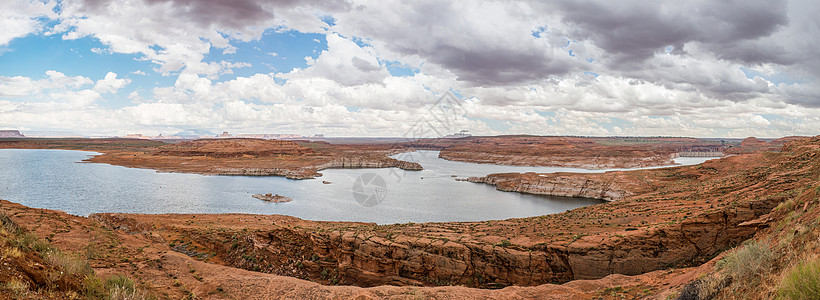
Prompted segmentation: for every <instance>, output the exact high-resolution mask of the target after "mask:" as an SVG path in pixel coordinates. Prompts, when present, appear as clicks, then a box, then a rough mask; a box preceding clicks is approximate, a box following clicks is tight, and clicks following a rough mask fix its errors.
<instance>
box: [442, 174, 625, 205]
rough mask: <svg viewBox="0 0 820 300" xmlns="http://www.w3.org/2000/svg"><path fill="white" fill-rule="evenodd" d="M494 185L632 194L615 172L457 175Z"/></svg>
mask: <svg viewBox="0 0 820 300" xmlns="http://www.w3.org/2000/svg"><path fill="white" fill-rule="evenodd" d="M456 180H459V181H469V182H475V183H486V184H489V185H494V186H495V187H496V189H497V190H499V191H506V192H519V193H527V194H535V195H548V196H562V197H581V198H591V199H598V200H605V201H617V200H621V199H623V198H625V197H628V196H631V195H633V193H632V192H630V191H628V190H627V189H625V188H622V187H621V186H619V185H618V182H617V181H616V180H615V176H609V177H607V176H601V177H591V176H579V175H578V174H566V173H550V174H538V173H523V174H522V173H500V174H490V175H487V176H484V177H468V178H464V179H456Z"/></svg>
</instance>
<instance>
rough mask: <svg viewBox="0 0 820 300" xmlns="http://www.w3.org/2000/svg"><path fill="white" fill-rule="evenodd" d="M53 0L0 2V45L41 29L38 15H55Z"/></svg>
mask: <svg viewBox="0 0 820 300" xmlns="http://www.w3.org/2000/svg"><path fill="white" fill-rule="evenodd" d="M54 6H55V2H54V1H47V2H40V1H27V0H5V1H2V2H0V28H2V30H0V46H4V45H6V44H8V43H9V42H11V40H13V39H15V38H19V37H23V36H26V35H28V34H30V33H33V32H37V31H40V30H42V27H43V23H42V22H40V21H38V20H37V18H38V17H51V18H53V17H55V14H54V12H53V11H52V9H53V8H54Z"/></svg>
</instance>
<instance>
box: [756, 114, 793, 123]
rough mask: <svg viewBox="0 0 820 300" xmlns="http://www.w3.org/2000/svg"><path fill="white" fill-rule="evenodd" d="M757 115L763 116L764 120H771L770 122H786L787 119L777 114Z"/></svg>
mask: <svg viewBox="0 0 820 300" xmlns="http://www.w3.org/2000/svg"><path fill="white" fill-rule="evenodd" d="M756 115H759V116H761V117H763V118H764V119H766V120H769V121H779V120H786V119H787V118H786V117H784V116H781V115H775V114H756Z"/></svg>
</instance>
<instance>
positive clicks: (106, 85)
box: [94, 72, 131, 93]
mask: <svg viewBox="0 0 820 300" xmlns="http://www.w3.org/2000/svg"><path fill="white" fill-rule="evenodd" d="M130 82H131V80H130V79H122V78H117V73H114V72H108V74H105V78H103V79H100V80H97V83H96V84H95V85H94V91H96V92H98V93H116V92H117V91H118V90H119V89H121V88H122V87H124V86H126V85H127V84H128V83H130Z"/></svg>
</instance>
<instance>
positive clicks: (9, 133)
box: [0, 130, 26, 138]
mask: <svg viewBox="0 0 820 300" xmlns="http://www.w3.org/2000/svg"><path fill="white" fill-rule="evenodd" d="M24 137H26V136H25V135H23V134H22V133H20V131H19V130H0V138H24Z"/></svg>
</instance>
